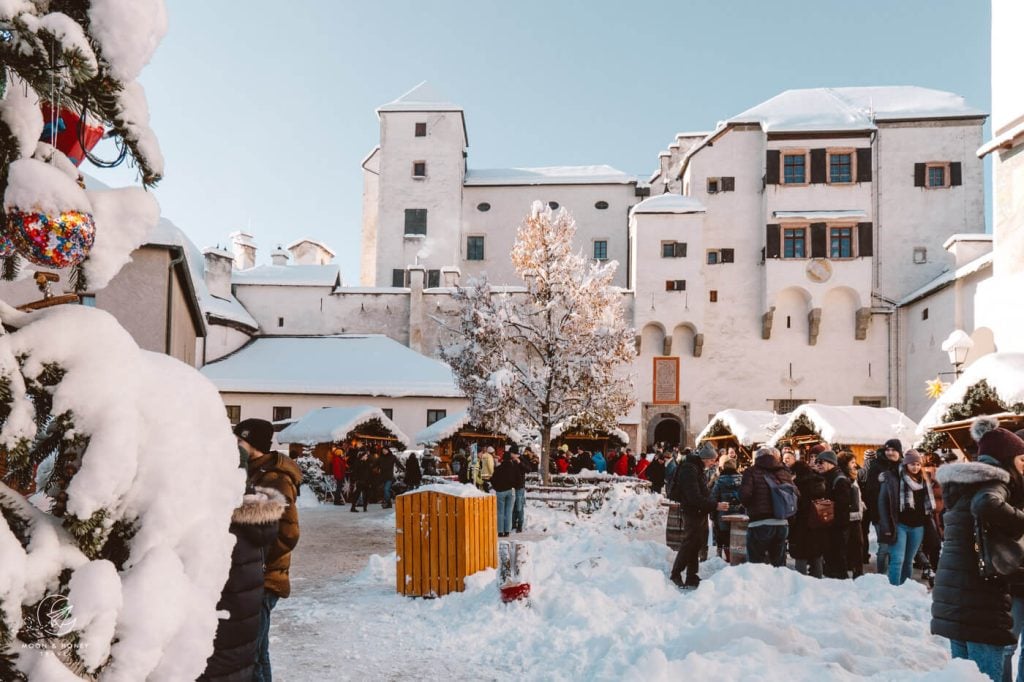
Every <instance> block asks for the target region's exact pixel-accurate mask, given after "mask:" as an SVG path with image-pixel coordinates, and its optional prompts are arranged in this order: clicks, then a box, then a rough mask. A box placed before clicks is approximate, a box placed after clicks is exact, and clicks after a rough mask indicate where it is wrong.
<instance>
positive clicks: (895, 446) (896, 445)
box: [882, 438, 903, 452]
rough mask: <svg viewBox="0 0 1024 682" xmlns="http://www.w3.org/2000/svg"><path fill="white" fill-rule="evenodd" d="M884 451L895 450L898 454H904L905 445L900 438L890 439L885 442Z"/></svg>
mask: <svg viewBox="0 0 1024 682" xmlns="http://www.w3.org/2000/svg"><path fill="white" fill-rule="evenodd" d="M882 449H883V450H889V449H892V450H895V451H896V452H903V443H901V442H900V439H899V438H890V439H889V440H887V441H885V445H883V446H882Z"/></svg>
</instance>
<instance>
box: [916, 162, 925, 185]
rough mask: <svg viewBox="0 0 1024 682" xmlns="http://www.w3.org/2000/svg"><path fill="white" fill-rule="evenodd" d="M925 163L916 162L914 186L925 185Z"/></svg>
mask: <svg viewBox="0 0 1024 682" xmlns="http://www.w3.org/2000/svg"><path fill="white" fill-rule="evenodd" d="M924 169H925V164H923V163H915V164H914V187H924V174H925V170H924Z"/></svg>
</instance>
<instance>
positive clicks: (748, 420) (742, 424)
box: [696, 410, 785, 447]
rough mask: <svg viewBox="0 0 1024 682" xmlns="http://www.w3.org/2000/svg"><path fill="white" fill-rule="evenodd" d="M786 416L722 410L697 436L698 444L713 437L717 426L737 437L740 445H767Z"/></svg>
mask: <svg viewBox="0 0 1024 682" xmlns="http://www.w3.org/2000/svg"><path fill="white" fill-rule="evenodd" d="M784 420H785V416H782V417H780V416H779V415H778V414H777V413H775V412H767V411H764V410H722V411H721V412H719V413H718V414H716V415H715V416H714V417H712V418H711V421H710V422H708V425H707V426H705V427H704V430H703V431H701V432H700V433H699V434H697V439H696V442H697V443H700V442H701V441H702V440H704V439H705V438H707V437H708V436H710V435H711V432H712V431H713V430H714V428H715V427H716V426H723V427H725V428H726V429H727V430H728V431H729V433H731V434H732V435H733V436H735V437H736V440H738V441H739V442H740V445H743V446H745V447H750V446H752V445H755V444H759V443H765V442H767V441H768V439H769V438H771V437H772V435H773V434H774V433H775V432H776V431H777V430H778V429H779V427H780V426H782V422H783V421H784Z"/></svg>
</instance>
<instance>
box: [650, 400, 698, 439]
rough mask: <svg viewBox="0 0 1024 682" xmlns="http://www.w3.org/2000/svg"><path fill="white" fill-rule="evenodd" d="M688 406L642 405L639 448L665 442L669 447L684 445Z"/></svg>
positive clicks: (683, 404)
mask: <svg viewBox="0 0 1024 682" xmlns="http://www.w3.org/2000/svg"><path fill="white" fill-rule="evenodd" d="M688 412H689V406H688V405H687V404H685V403H682V404H677V405H652V404H651V403H647V404H645V405H643V409H642V416H641V420H642V422H641V429H640V434H641V436H642V437H643V439H644V440H643V442H642V443H641V447H643V448H647V447H648V446H650V445H653V444H654V443H659V442H665V443H668V444H669V445H670V446H671V445H679V446H680V447H682V446H684V445H686V439H687V433H686V431H687V427H686V425H687V423H688V422H689V419H688V416H689V415H688Z"/></svg>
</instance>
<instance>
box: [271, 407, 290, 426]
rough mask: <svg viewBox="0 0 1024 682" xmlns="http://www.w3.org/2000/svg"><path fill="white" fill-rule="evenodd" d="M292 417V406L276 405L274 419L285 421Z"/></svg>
mask: <svg viewBox="0 0 1024 682" xmlns="http://www.w3.org/2000/svg"><path fill="white" fill-rule="evenodd" d="M291 418H292V408H291V407H274V419H273V420H272V421H275V422H280V421H284V420H285V419H291Z"/></svg>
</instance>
